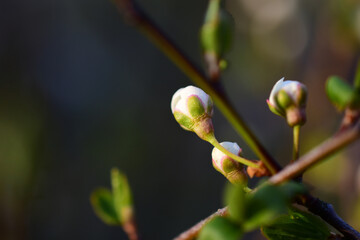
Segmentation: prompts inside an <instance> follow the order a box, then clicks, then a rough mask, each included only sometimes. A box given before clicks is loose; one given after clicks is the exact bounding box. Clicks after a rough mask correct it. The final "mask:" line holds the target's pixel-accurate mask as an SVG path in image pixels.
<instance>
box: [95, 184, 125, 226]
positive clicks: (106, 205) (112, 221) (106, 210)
mask: <svg viewBox="0 0 360 240" xmlns="http://www.w3.org/2000/svg"><path fill="white" fill-rule="evenodd" d="M90 202H91V205H92V207H93V209H94V211H95V214H96V215H97V216H98V217H99V218H100V219H101V220H102V221H103V222H105V223H106V224H109V225H119V224H120V222H119V220H118V216H117V214H116V211H115V208H114V202H113V196H112V193H111V192H110V190H108V189H106V188H98V189H96V190H94V191H93V192H92V194H91V196H90Z"/></svg>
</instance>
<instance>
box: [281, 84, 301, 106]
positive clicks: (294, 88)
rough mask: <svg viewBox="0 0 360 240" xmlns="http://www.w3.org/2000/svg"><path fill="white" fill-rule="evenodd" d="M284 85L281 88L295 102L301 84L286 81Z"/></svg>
mask: <svg viewBox="0 0 360 240" xmlns="http://www.w3.org/2000/svg"><path fill="white" fill-rule="evenodd" d="M286 83H287V84H286V85H285V86H283V89H284V90H285V91H286V92H287V94H288V95H289V96H290V97H291V98H292V99H293V100H294V101H295V100H296V98H297V96H298V95H299V94H300V91H301V86H302V85H303V84H302V83H300V82H298V81H286Z"/></svg>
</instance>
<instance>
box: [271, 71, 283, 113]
mask: <svg viewBox="0 0 360 240" xmlns="http://www.w3.org/2000/svg"><path fill="white" fill-rule="evenodd" d="M284 79H285V78H284V77H283V78H281V79H280V80H279V81H277V82H276V83H275V85H274V87H273V88H272V89H271V93H270V97H269V102H270V104H271V105H273V106H274V107H275V106H276V101H275V95H276V94H277V93H278V92H279V91H280V89H281V88H282V87H283V84H284Z"/></svg>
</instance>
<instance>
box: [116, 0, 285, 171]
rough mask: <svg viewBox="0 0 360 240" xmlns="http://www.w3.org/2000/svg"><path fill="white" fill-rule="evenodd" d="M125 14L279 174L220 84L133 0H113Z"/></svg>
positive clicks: (277, 168) (271, 168) (271, 158)
mask: <svg viewBox="0 0 360 240" xmlns="http://www.w3.org/2000/svg"><path fill="white" fill-rule="evenodd" d="M113 1H114V2H115V4H116V6H117V8H118V9H119V11H120V12H121V13H122V14H123V15H124V17H125V19H126V20H127V21H128V22H129V23H130V24H132V25H133V26H135V27H136V28H137V29H138V30H139V31H140V32H142V33H143V34H144V35H145V36H146V37H147V38H148V39H149V40H150V41H151V42H152V43H153V44H154V45H156V46H157V47H158V48H159V49H160V50H161V51H162V52H163V53H164V54H165V55H166V56H167V57H168V58H169V59H170V60H171V61H172V62H173V63H174V64H175V65H176V66H177V67H178V68H179V69H180V70H181V71H183V73H184V74H185V75H187V76H188V77H189V78H190V79H191V80H192V81H193V82H194V83H195V84H196V85H197V86H199V87H200V88H202V89H203V90H204V91H205V92H207V93H208V94H209V95H210V96H211V97H212V99H213V100H214V103H215V104H216V106H217V107H218V108H219V110H220V111H221V112H222V113H223V115H224V116H225V117H226V118H227V119H228V121H229V122H230V124H231V125H232V126H233V127H234V129H235V130H236V131H237V132H238V133H239V134H240V135H241V136H242V138H243V139H244V140H245V142H246V143H247V144H248V145H249V147H250V148H251V149H252V150H253V151H254V153H255V154H256V155H257V156H258V157H259V158H260V159H261V160H262V161H263V162H264V163H265V165H266V167H267V168H268V169H269V170H270V172H272V173H276V172H278V171H279V170H280V169H281V166H280V165H279V164H278V163H277V162H276V161H275V159H274V158H273V157H272V156H271V155H270V154H269V153H268V152H267V150H266V149H265V148H264V147H263V145H262V144H261V143H260V141H259V140H258V139H257V138H256V136H255V135H254V134H253V132H252V131H251V130H250V128H249V127H248V126H247V125H246V123H245V122H244V121H243V119H242V117H241V116H240V115H239V114H238V113H237V112H236V111H235V109H234V107H233V106H232V105H231V104H230V102H229V101H228V99H226V98H225V96H224V94H222V92H221V91H219V88H217V86H218V85H216V84H212V83H211V82H210V81H208V78H207V77H206V76H205V74H204V73H203V72H202V71H201V70H199V68H198V67H197V66H196V64H194V63H193V62H192V61H191V60H190V59H189V58H188V57H187V56H186V55H185V54H184V53H183V52H182V51H181V50H180V48H179V47H177V46H176V44H175V43H174V42H173V41H171V40H170V39H169V38H168V37H167V36H166V34H165V33H164V32H162V31H161V30H160V28H159V27H157V26H156V24H155V23H154V22H153V21H152V20H151V19H150V18H149V17H148V16H147V15H146V14H145V13H144V12H143V11H142V10H141V8H140V7H139V6H137V5H136V4H135V3H134V1H131V0H113Z"/></svg>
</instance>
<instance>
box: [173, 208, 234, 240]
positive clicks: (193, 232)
mask: <svg viewBox="0 0 360 240" xmlns="http://www.w3.org/2000/svg"><path fill="white" fill-rule="evenodd" d="M227 215H228V209H227V207H224V208H221V209H219V210H217V211H216V212H215V213H213V214H211V215H210V216H209V217H207V218H205V219H204V220H202V221H200V222H199V223H197V224H196V225H194V226H193V227H191V228H190V229H188V230H186V231H185V232H183V233H181V234H180V235H179V236H177V237H176V238H174V239H173V240H191V239H194V238H196V237H197V236H198V234H199V232H200V230H201V229H202V228H203V227H204V226H205V225H206V224H207V223H208V222H210V221H211V220H212V219H214V218H215V217H225V216H227Z"/></svg>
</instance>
